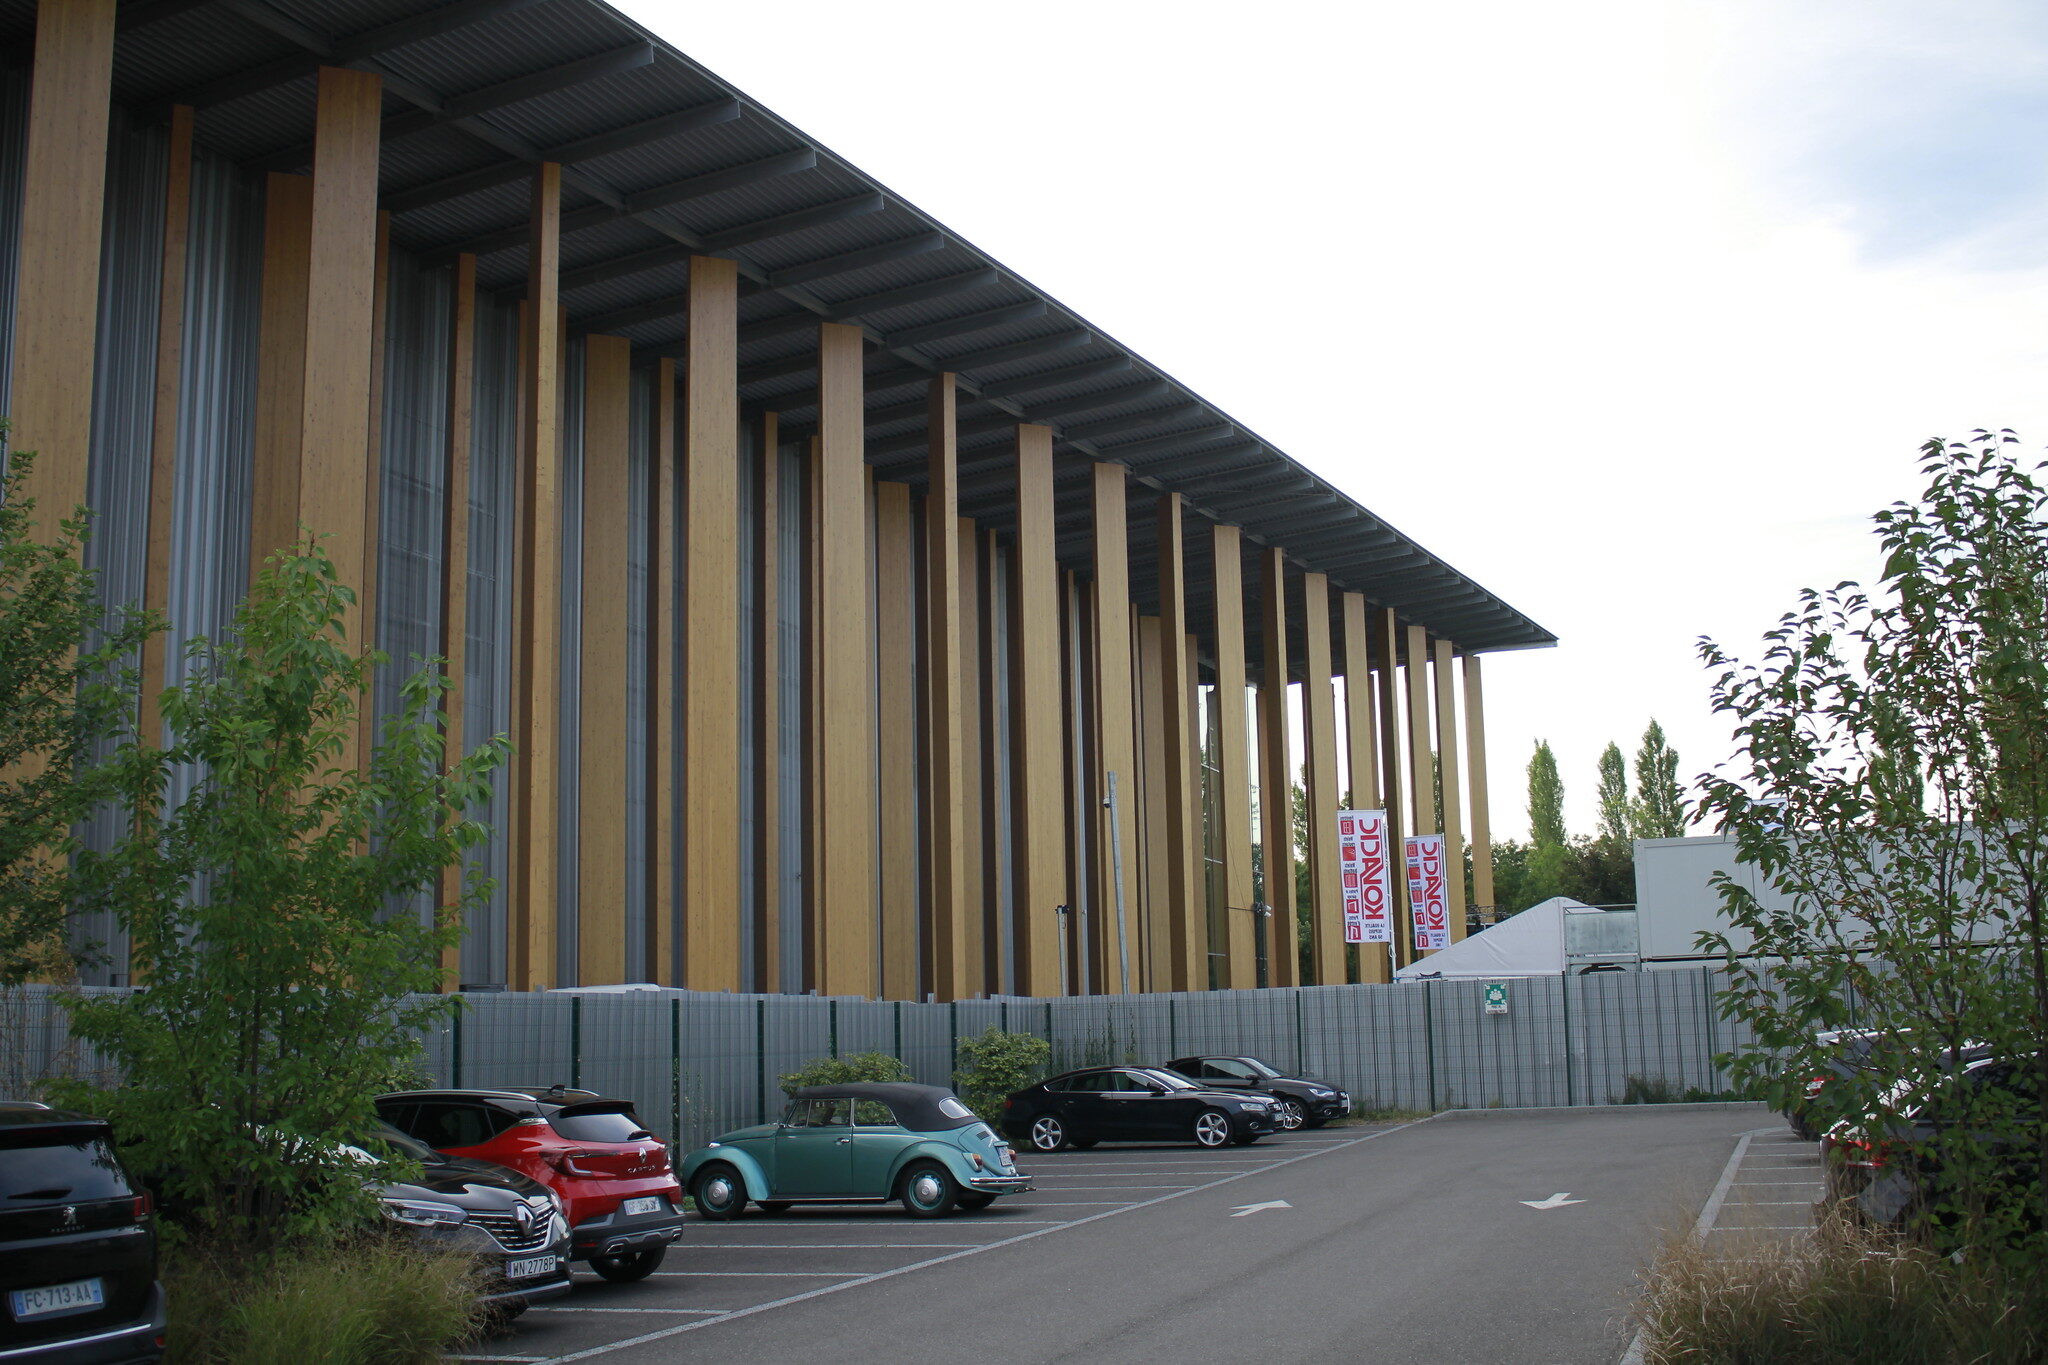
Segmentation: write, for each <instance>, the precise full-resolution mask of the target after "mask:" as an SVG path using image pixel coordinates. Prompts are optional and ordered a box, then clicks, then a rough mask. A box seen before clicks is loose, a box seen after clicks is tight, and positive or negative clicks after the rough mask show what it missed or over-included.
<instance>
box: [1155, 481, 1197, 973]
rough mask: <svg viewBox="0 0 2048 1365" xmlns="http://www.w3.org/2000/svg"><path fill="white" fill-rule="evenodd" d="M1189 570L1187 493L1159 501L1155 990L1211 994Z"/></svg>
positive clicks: (1166, 495) (1174, 494)
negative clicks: (1160, 879) (1163, 963)
mask: <svg viewBox="0 0 2048 1365" xmlns="http://www.w3.org/2000/svg"><path fill="white" fill-rule="evenodd" d="M1187 633H1188V605H1187V569H1186V565H1185V562H1184V560H1183V559H1182V540H1181V506H1180V494H1178V493H1165V494H1162V495H1161V496H1160V498H1159V634H1160V659H1161V661H1162V667H1161V669H1160V689H1161V698H1160V700H1161V715H1162V717H1163V719H1164V725H1165V735H1164V745H1163V751H1164V756H1165V772H1164V774H1163V776H1164V779H1165V784H1166V790H1165V792H1164V793H1163V795H1164V798H1165V803H1166V847H1165V848H1164V849H1163V850H1161V851H1162V853H1163V854H1164V856H1165V858H1166V905H1165V907H1164V910H1165V917H1164V926H1163V927H1164V929H1165V933H1166V951H1167V971H1168V979H1167V980H1166V981H1165V982H1161V983H1155V989H1165V990H1175V991H1199V990H1206V989H1208V986H1209V935H1208V921H1209V915H1208V906H1207V904H1206V903H1205V898H1204V897H1203V895H1202V888H1201V885H1200V884H1199V883H1198V882H1197V881H1196V879H1195V875H1194V873H1195V866H1196V863H1195V860H1196V858H1197V856H1198V855H1199V853H1200V850H1201V831H1200V826H1199V824H1198V823H1197V821H1198V816H1199V812H1198V811H1197V809H1196V806H1195V801H1194V794H1195V792H1196V791H1197V778H1198V770H1197V769H1196V768H1195V767H1194V766H1193V762H1192V760H1193V756H1194V752H1195V750H1194V721H1193V717H1192V714H1191V713H1190V711H1189V709H1188V689H1189V685H1190V678H1189V674H1188V662H1189V661H1188V652H1187Z"/></svg>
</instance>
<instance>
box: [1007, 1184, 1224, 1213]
mask: <svg viewBox="0 0 2048 1365" xmlns="http://www.w3.org/2000/svg"><path fill="white" fill-rule="evenodd" d="M1190 1188H1192V1186H1188V1185H1076V1186H1075V1187H1074V1188H1073V1189H1071V1190H1048V1191H1047V1193H1048V1194H1079V1193H1080V1192H1081V1191H1082V1190H1185V1189H1190ZM1037 1207H1040V1208H1043V1207H1044V1205H1043V1204H1042V1203H1041V1204H1039V1205H1038V1206H1037Z"/></svg>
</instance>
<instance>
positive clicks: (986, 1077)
mask: <svg viewBox="0 0 2048 1365" xmlns="http://www.w3.org/2000/svg"><path fill="white" fill-rule="evenodd" d="M1051 1056H1052V1047H1051V1045H1049V1044H1048V1043H1047V1042H1046V1041H1045V1039H1043V1038H1040V1037H1038V1036H1037V1035H1036V1034H1031V1033H1005V1032H1003V1031H1002V1030H1001V1029H999V1028H996V1027H995V1026H994V1025H990V1026H989V1027H988V1028H987V1029H986V1030H984V1031H983V1032H981V1033H979V1034H977V1035H975V1036H974V1037H972V1038H962V1039H961V1040H960V1044H959V1057H960V1069H959V1070H958V1071H955V1072H954V1073H953V1088H954V1090H956V1091H957V1092H959V1095H960V1098H961V1099H963V1100H965V1101H967V1107H968V1108H970V1109H972V1110H973V1111H974V1112H975V1113H977V1114H979V1115H981V1117H982V1118H983V1119H984V1120H986V1121H987V1122H988V1123H990V1124H994V1123H996V1122H997V1121H998V1120H1000V1119H1001V1118H1002V1116H1003V1100H1004V1099H1006V1098H1007V1097H1008V1096H1009V1094H1010V1092H1011V1091H1013V1090H1022V1089H1023V1088H1024V1087H1025V1086H1027V1085H1030V1084H1031V1083H1032V1082H1033V1081H1035V1080H1037V1079H1038V1078H1039V1077H1041V1076H1043V1075H1044V1074H1045V1064H1046V1060H1047V1059H1048V1058H1050V1057H1051Z"/></svg>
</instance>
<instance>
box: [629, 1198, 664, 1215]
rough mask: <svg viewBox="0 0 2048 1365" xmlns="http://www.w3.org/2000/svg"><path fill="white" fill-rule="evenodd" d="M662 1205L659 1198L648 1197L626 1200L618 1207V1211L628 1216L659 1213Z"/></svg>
mask: <svg viewBox="0 0 2048 1365" xmlns="http://www.w3.org/2000/svg"><path fill="white" fill-rule="evenodd" d="M662 1203H663V1200H662V1198H661V1196H659V1195H649V1196H647V1198H645V1199H628V1200H627V1201H626V1202H625V1203H624V1204H623V1205H621V1206H620V1211H621V1212H623V1213H628V1214H633V1213H660V1212H661V1206H662Z"/></svg>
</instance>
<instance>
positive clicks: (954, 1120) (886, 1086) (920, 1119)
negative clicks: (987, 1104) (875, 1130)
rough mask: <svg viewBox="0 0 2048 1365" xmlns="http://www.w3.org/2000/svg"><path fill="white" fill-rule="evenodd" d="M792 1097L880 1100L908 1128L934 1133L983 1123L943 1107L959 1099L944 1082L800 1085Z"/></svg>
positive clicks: (864, 1082) (792, 1093)
mask: <svg viewBox="0 0 2048 1365" xmlns="http://www.w3.org/2000/svg"><path fill="white" fill-rule="evenodd" d="M790 1098H791V1099H797V1100H880V1101H882V1103H884V1104H886V1105H888V1106H889V1108H890V1109H892V1110H894V1111H895V1114H896V1117H897V1119H898V1120H899V1121H900V1122H901V1123H902V1124H903V1126H904V1127H905V1128H914V1129H917V1130H918V1131H920V1132H932V1131H937V1130H939V1129H942V1128H965V1127H966V1126H967V1125H969V1124H970V1123H979V1122H981V1120H980V1119H978V1118H976V1117H975V1116H974V1115H973V1113H972V1112H971V1111H970V1112H969V1113H968V1115H967V1117H966V1118H961V1117H960V1116H959V1115H957V1114H948V1113H946V1112H944V1111H943V1110H941V1109H940V1108H939V1105H940V1102H941V1101H944V1100H952V1101H954V1102H955V1103H959V1098H960V1097H959V1096H957V1095H955V1094H954V1093H953V1092H952V1091H950V1090H948V1089H946V1087H944V1086H943V1085H915V1084H912V1083H911V1082H909V1081H847V1082H844V1083H842V1084H839V1085H806V1086H799V1087H798V1088H797V1089H796V1090H793V1091H791V1092H790ZM962 1107H963V1108H964V1107H965V1106H962Z"/></svg>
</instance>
